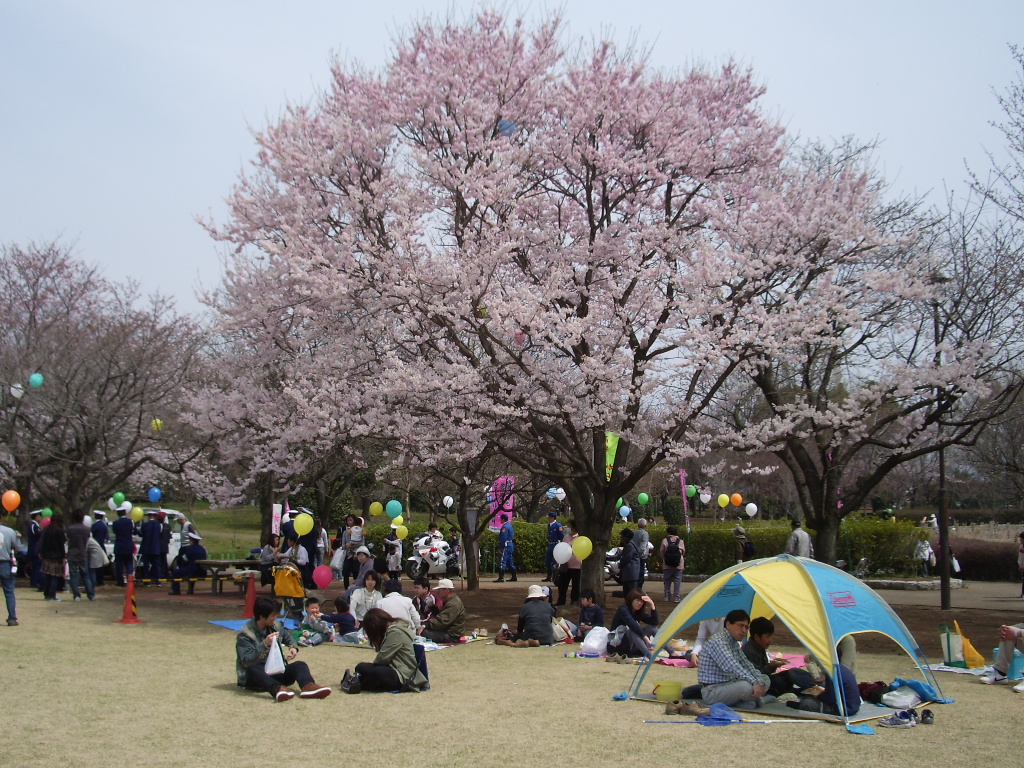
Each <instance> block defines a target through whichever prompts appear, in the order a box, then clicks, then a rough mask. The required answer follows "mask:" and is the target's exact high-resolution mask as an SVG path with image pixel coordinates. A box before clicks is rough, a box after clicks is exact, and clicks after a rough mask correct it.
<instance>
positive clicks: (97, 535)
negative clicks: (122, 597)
mask: <svg viewBox="0 0 1024 768" xmlns="http://www.w3.org/2000/svg"><path fill="white" fill-rule="evenodd" d="M94 514H95V515H96V522H94V523H93V524H92V526H91V527H90V528H89V533H90V534H91V535H92V537H93V539H94V540H95V541H96V543H97V544H99V545H100V551H101V552H103V554H104V558H105V557H106V554H107V539H108V538H110V529H109V528H108V527H107V513H106V512H104V511H103V510H102V509H97V510H95V512H94ZM105 567H106V564H104V565H102V566H100V567H99V568H93V569H92V578H93V581H94V583H95V584H96V586H97V587H102V586H103V571H104V568H105Z"/></svg>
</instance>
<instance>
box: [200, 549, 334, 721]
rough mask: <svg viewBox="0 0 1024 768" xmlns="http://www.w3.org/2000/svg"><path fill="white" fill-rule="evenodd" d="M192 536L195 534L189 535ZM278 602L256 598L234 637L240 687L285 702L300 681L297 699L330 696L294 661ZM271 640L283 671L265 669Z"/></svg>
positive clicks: (292, 645) (293, 649) (292, 643)
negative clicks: (280, 656) (250, 612)
mask: <svg viewBox="0 0 1024 768" xmlns="http://www.w3.org/2000/svg"><path fill="white" fill-rule="evenodd" d="M191 535H195V534H191ZM280 612H281V604H280V603H279V602H277V600H273V599H271V598H269V597H257V598H256V602H255V604H254V605H253V609H252V614H253V618H251V619H250V620H249V621H247V622H246V623H245V625H244V626H243V627H242V629H241V630H240V631H239V633H238V635H236V636H235V672H236V676H237V680H238V686H239V687H240V688H247V689H249V690H251V691H266V692H267V693H269V694H270V695H271V696H273V697H274V701H279V702H280V701H288V700H290V699H294V698H295V693H294V692H292V691H290V690H288V687H289V686H291V685H292V684H294V683H298V684H299V698H302V699H326V698H327V697H328V696H330V695H331V689H330V688H328V687H327V686H322V685H317V684H316V682H315V681H314V680H313V675H312V674H311V673H310V671H309V667H308V666H307V665H306V662H304V661H293V659H294V658H295V656H296V654H297V653H298V652H299V649H298V648H297V647H296V645H295V640H294V639H293V638H292V635H291V632H288V631H286V630H285V629H284V627H282V626H281V624H280V622H278V621H277V616H278V614H279V613H280ZM274 643H278V644H280V646H281V654H282V655H283V657H284V671H283V672H280V673H277V674H269V673H268V672H267V670H266V665H267V657H268V656H269V654H270V651H271V648H272V647H273V646H274Z"/></svg>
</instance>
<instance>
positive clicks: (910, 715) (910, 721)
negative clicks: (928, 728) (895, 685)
mask: <svg viewBox="0 0 1024 768" xmlns="http://www.w3.org/2000/svg"><path fill="white" fill-rule="evenodd" d="M878 724H879V725H880V726H882V727H883V728H913V727H914V726H915V725H917V715H916V714H914V711H913V710H912V709H906V710H904V711H902V712H897V713H896V714H894V715H889V717H883V718H882V719H881V720H879V721H878Z"/></svg>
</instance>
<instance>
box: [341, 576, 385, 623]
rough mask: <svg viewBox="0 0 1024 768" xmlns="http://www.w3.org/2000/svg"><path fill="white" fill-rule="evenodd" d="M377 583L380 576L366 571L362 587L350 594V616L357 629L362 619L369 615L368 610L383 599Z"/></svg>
mask: <svg viewBox="0 0 1024 768" xmlns="http://www.w3.org/2000/svg"><path fill="white" fill-rule="evenodd" d="M379 583H380V576H379V575H377V572H376V571H368V572H367V573H366V576H364V577H363V586H361V587H359V588H358V589H356V590H354V591H353V592H352V599H351V600H349V604H350V606H351V609H352V615H353V616H355V619H356V626H357V627H358V626H361V625H362V622H363V618H364V617H365V616H366V614H367V613H369V611H370V609H372V608H375V607H376V606H377V601H378V600H380V599H381V598H382V597H383V595H382V594H381V593H380V590H379V589H377V585H378V584H379Z"/></svg>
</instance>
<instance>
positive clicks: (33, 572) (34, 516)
mask: <svg viewBox="0 0 1024 768" xmlns="http://www.w3.org/2000/svg"><path fill="white" fill-rule="evenodd" d="M41 514H42V512H40V511H39V510H38V509H37V510H35V511H33V512H29V514H28V516H29V523H28V567H29V574H28V583H29V586H32V587H36V588H37V589H38V590H39V591H40V592H42V591H43V585H44V583H45V581H44V579H43V558H41V557H40V556H39V543H40V541H42V538H43V526H42V525H41V524H40V523H39V516H40V515H41Z"/></svg>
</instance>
